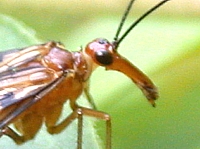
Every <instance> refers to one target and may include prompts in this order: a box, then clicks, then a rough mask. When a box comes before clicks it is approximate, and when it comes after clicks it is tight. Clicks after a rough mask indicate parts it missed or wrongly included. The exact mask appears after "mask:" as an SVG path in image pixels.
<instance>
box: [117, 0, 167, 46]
mask: <svg viewBox="0 0 200 149" xmlns="http://www.w3.org/2000/svg"><path fill="white" fill-rule="evenodd" d="M134 1H135V0H131V1H130V3H129V4H128V7H127V9H126V11H125V13H124V15H123V17H122V20H121V22H120V25H119V27H118V29H117V33H116V35H115V37H114V42H113V44H114V46H115V49H117V47H118V46H119V44H120V43H121V42H122V40H123V39H124V38H125V37H126V36H127V35H128V34H129V33H130V31H131V30H132V29H133V28H134V27H135V26H136V25H137V24H138V23H140V22H141V21H142V20H143V19H144V18H145V17H147V16H148V15H149V14H151V13H152V12H153V11H155V10H156V9H158V8H159V7H161V6H162V5H164V4H165V3H166V2H168V1H170V0H162V1H161V2H159V3H158V4H156V5H155V6H154V7H152V8H150V9H149V10H148V11H146V12H145V13H144V14H143V15H142V16H141V17H139V18H138V19H137V20H136V21H135V22H133V24H132V25H131V26H130V27H129V28H128V29H127V30H126V32H125V33H124V34H123V35H122V36H121V37H120V38H118V36H119V33H120V31H121V29H122V27H123V25H124V22H125V20H126V18H127V16H128V13H129V12H130V9H131V6H132V5H133V2H134Z"/></svg>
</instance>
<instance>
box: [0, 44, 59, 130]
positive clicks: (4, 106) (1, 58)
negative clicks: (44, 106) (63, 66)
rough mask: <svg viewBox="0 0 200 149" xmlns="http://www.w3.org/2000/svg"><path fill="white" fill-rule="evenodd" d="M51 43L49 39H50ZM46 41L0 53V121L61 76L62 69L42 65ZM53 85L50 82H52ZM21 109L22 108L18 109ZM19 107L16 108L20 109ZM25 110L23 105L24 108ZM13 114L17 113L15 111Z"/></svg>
mask: <svg viewBox="0 0 200 149" xmlns="http://www.w3.org/2000/svg"><path fill="white" fill-rule="evenodd" d="M50 43H52V42H50ZM51 48H52V47H51V46H50V44H49V43H47V44H44V45H38V46H31V47H28V48H24V49H17V50H10V51H6V52H2V53H0V121H1V122H0V123H1V126H2V127H3V125H2V122H3V123H4V121H5V120H4V119H5V118H7V117H8V115H9V116H10V115H11V113H13V111H16V109H17V110H18V109H19V108H22V107H23V106H24V105H26V104H28V105H31V104H33V103H34V102H35V101H36V100H35V101H31V100H32V99H34V98H35V95H38V94H43V95H41V96H44V94H47V93H48V92H49V91H50V90H51V89H52V88H53V87H55V85H54V84H56V83H58V82H59V80H60V79H61V78H62V77H61V76H62V75H63V71H56V70H54V69H52V68H49V67H48V66H45V64H46V63H45V62H43V61H44V59H43V58H44V57H45V56H46V55H48V54H49V51H50V50H51ZM52 85H53V86H52ZM20 110H21V112H22V110H23V109H20ZM20 110H19V111H20ZM24 110H25V108H24ZM15 115H17V114H15Z"/></svg>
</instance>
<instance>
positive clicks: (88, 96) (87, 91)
mask: <svg viewBox="0 0 200 149" xmlns="http://www.w3.org/2000/svg"><path fill="white" fill-rule="evenodd" d="M84 93H85V96H86V98H87V100H88V101H89V103H90V104H91V105H92V108H93V109H94V110H97V107H96V104H95V102H94V99H93V98H92V95H91V94H90V92H89V86H88V85H87V86H86V87H85V88H84Z"/></svg>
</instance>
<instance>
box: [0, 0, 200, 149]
mask: <svg viewBox="0 0 200 149" xmlns="http://www.w3.org/2000/svg"><path fill="white" fill-rule="evenodd" d="M128 2H129V1H128V0H110V1H108V0H93V1H89V0H82V1H79V0H56V1H47V0H42V1H41V0H40V1H39V0H35V1H29V0H20V1H14V0H9V1H6V0H4V1H3V2H2V1H1V2H0V12H1V13H2V14H7V15H10V16H12V17H14V18H16V19H18V20H20V21H22V22H24V23H25V24H26V25H28V26H29V27H31V28H33V29H34V30H35V31H36V36H37V37H38V38H40V39H41V40H42V41H43V42H47V41H49V40H55V41H61V42H62V43H64V44H65V46H66V48H67V49H69V50H78V48H79V47H80V46H83V47H84V46H85V45H86V44H87V43H88V42H90V41H91V40H93V39H95V38H97V37H105V38H107V39H109V40H112V39H113V36H114V35H115V32H116V28H117V26H118V24H119V20H120V19H121V15H122V13H123V11H124V9H125V8H126V6H127V4H128ZM157 2H158V0H137V1H136V2H135V6H134V8H133V11H132V12H131V14H130V16H129V18H128V21H127V24H126V25H125V27H127V26H128V25H129V24H130V23H132V21H133V20H135V19H136V18H137V17H138V16H140V15H141V13H142V12H144V11H146V10H147V9H148V8H150V7H151V6H153V5H155V3H157ZM199 16H200V1H199V0H190V1H188V0H172V1H170V2H168V3H167V4H166V5H165V6H163V7H162V8H160V9H159V10H157V11H156V12H154V13H153V14H152V15H150V16H149V17H148V18H146V19H145V20H144V21H143V22H142V23H140V25H138V26H137V27H136V28H135V29H134V31H132V32H131V34H130V35H129V36H128V37H127V38H126V39H125V40H124V41H123V43H122V44H121V45H120V47H119V49H118V50H119V52H120V53H121V54H122V55H123V56H125V57H126V58H127V59H129V60H130V61H131V62H133V63H134V64H135V65H136V66H137V67H139V68H140V69H141V70H143V71H144V72H145V73H146V74H148V76H149V77H150V78H151V79H152V80H153V81H154V82H155V84H157V86H158V88H159V91H160V98H159V100H158V101H157V107H156V108H152V107H151V106H150V105H149V104H148V102H147V101H146V99H145V97H144V96H143V95H142V94H141V92H140V91H139V89H137V88H136V86H135V85H134V84H133V83H132V82H131V81H130V80H129V79H128V78H126V77H125V76H124V75H123V74H120V73H118V72H112V71H107V72H106V71H104V69H103V68H99V69H98V70H96V71H95V72H94V73H93V75H92V77H91V94H92V95H93V97H94V99H95V102H96V104H97V107H98V109H99V110H101V111H105V112H107V113H109V114H110V115H111V116H112V124H113V127H112V129H113V134H112V138H113V149H132V148H135V149H172V148H173V149H198V148H200V141H199V140H200V100H199V99H200V85H199V83H200V65H199V63H200V39H199V38H200V17H199ZM125 27H124V28H125ZM4 37H5V38H6V35H4ZM35 44H38V43H35ZM20 46H21V45H20V44H19V47H20ZM23 46H25V45H23ZM27 46H28V45H27ZM9 48H18V47H16V45H15V44H13V45H10V46H9ZM96 128H97V131H98V133H99V134H100V136H101V138H102V139H105V138H104V134H105V125H104V122H99V121H97V126H96ZM52 139H53V138H52ZM74 140H75V139H74ZM63 148H65V147H63Z"/></svg>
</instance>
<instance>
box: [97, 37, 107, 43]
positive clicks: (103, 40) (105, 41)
mask: <svg viewBox="0 0 200 149" xmlns="http://www.w3.org/2000/svg"><path fill="white" fill-rule="evenodd" d="M98 42H99V43H100V44H107V43H108V40H106V39H103V38H102V39H99V40H98Z"/></svg>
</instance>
